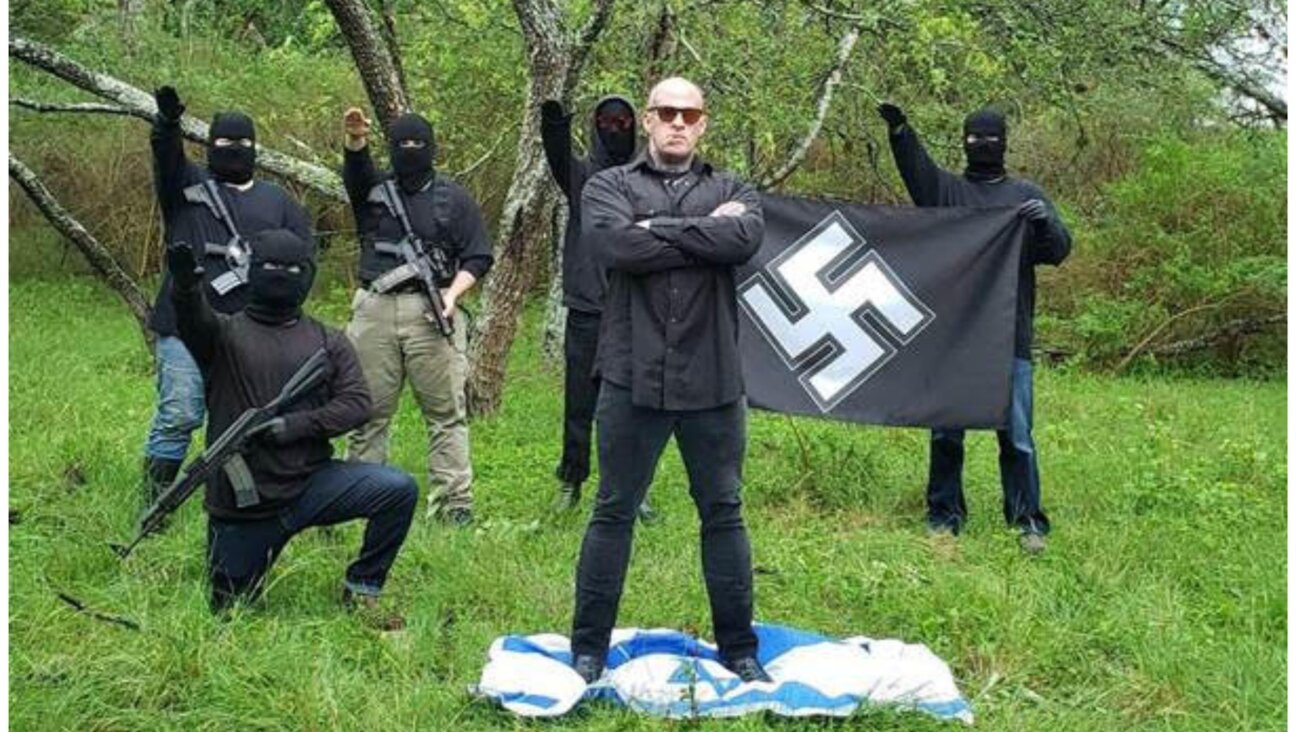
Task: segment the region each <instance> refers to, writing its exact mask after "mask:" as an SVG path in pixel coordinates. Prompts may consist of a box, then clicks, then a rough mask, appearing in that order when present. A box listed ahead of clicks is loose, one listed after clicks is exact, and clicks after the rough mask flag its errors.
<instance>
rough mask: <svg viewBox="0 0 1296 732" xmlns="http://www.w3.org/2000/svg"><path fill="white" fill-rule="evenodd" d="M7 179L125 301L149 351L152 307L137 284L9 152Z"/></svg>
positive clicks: (33, 174) (28, 169)
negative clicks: (149, 324)
mask: <svg viewBox="0 0 1296 732" xmlns="http://www.w3.org/2000/svg"><path fill="white" fill-rule="evenodd" d="M9 177H10V178H12V179H13V180H14V181H15V182H16V183H18V185H19V187H21V188H22V189H23V191H24V192H25V193H26V194H27V197H28V198H30V199H31V201H32V203H34V204H36V208H38V209H40V212H41V213H42V214H44V215H45V218H46V219H47V220H48V221H49V222H50V225H51V226H53V227H54V229H55V230H56V231H58V232H59V233H60V234H62V235H63V236H64V237H66V238H67V239H68V240H69V241H71V242H72V243H73V244H74V245H75V246H76V248H77V249H78V250H80V251H81V254H82V255H84V256H85V258H86V261H87V262H89V263H90V266H91V267H92V268H94V270H95V272H97V273H98V274H99V277H100V278H101V279H102V280H104V281H105V282H107V283H108V286H109V287H111V288H113V290H114V291H116V293H117V294H118V295H119V296H120V297H121V299H122V300H124V301H125V302H126V307H128V308H130V311H131V315H134V316H135V320H136V322H137V323H138V324H139V327H140V330H141V331H142V332H143V334H144V341H145V342H146V343H147V344H148V345H149V350H150V351H152V345H153V333H152V331H150V330H149V328H148V321H149V316H150V315H152V312H153V310H152V308H151V307H149V303H148V300H147V299H146V298H145V296H144V292H143V291H142V290H140V288H139V285H137V284H136V283H135V280H133V279H131V276H130V275H129V274H127V273H126V270H124V269H122V266H121V265H120V264H118V263H117V260H116V259H114V258H113V255H112V253H110V252H109V251H108V249H107V247H105V246H104V245H103V244H101V243H99V240H98V239H95V238H94V236H93V235H92V234H91V233H90V232H89V231H88V230H87V229H86V228H85V227H84V226H82V225H81V222H79V221H77V220H76V219H75V218H73V217H72V214H70V213H68V210H67V209H65V208H63V205H62V204H60V203H59V202H58V199H56V198H55V197H54V194H53V193H50V190H49V189H48V188H46V187H45V184H44V183H42V182H41V180H40V178H38V177H37V176H36V173H34V172H32V169H31V168H29V167H27V166H26V165H25V164H24V163H23V162H22V161H21V160H19V159H18V158H16V157H14V155H13V153H9Z"/></svg>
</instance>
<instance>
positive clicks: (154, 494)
mask: <svg viewBox="0 0 1296 732" xmlns="http://www.w3.org/2000/svg"><path fill="white" fill-rule="evenodd" d="M181 465H182V463H181V461H179V460H167V459H166V458H156V457H146V458H144V482H143V485H142V489H141V491H140V494H141V495H140V503H141V504H143V505H142V506H140V512H141V513H143V512H144V511H147V510H148V509H149V507H150V506H152V505H153V504H154V503H155V502H156V501H157V499H158V496H160V495H162V492H163V491H165V490H166V489H167V488H170V487H171V484H172V483H173V482H175V478H176V475H177V474H179V472H180V466H181Z"/></svg>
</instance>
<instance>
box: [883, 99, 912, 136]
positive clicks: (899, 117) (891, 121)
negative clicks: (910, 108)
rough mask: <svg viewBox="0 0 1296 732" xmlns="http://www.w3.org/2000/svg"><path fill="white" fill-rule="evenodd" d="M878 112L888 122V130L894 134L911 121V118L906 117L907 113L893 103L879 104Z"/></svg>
mask: <svg viewBox="0 0 1296 732" xmlns="http://www.w3.org/2000/svg"><path fill="white" fill-rule="evenodd" d="M877 111H878V115H880V116H881V117H882V119H884V120H886V123H887V128H888V129H889V130H890V131H892V132H895V131H896V130H898V129H900V128H901V127H904V125H905V123H906V122H908V121H909V118H908V117H905V113H904V112H902V111H901V110H900V108H899V107H897V106H896V105H894V104H892V103H891V102H883V103H882V104H879V105H878V108H877Z"/></svg>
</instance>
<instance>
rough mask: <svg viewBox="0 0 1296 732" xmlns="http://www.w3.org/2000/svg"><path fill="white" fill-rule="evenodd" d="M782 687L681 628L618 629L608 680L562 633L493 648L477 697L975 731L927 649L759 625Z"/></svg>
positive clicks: (529, 708) (507, 640)
mask: <svg viewBox="0 0 1296 732" xmlns="http://www.w3.org/2000/svg"><path fill="white" fill-rule="evenodd" d="M755 629H756V635H757V637H758V638H759V639H760V647H759V651H758V657H759V659H760V662H761V663H762V664H763V665H764V666H765V670H766V671H767V672H769V675H770V677H771V678H772V679H773V680H774V681H773V683H759V682H758V683H750V684H747V683H743V682H742V681H740V680H739V679H738V677H737V676H735V675H734V674H733V673H731V672H730V671H729V670H728V669H726V668H725V667H724V666H722V665H721V664H720V657H719V654H718V653H717V652H716V647H715V646H714V645H712V644H710V643H707V642H705V641H699V640H698V639H696V638H693V637H692V636H689V635H687V634H685V633H681V632H679V631H675V630H666V629H656V630H642V629H639V628H626V629H617V630H615V631H614V632H613V633H612V645H611V648H610V649H609V650H608V657H607V668H606V670H605V671H604V672H603V676H602V678H600V679H599V680H598V681H596V682H595V683H593V684H590V685H586V684H585V682H584V681H583V680H581V678H580V676H578V675H577V674H576V672H575V671H574V670H572V668H571V643H570V641H569V640H568V639H567V638H566V637H564V636H561V635H556V634H553V633H545V634H540V635H528V636H520V635H508V636H504V637H502V638H497V639H496V640H495V642H494V643H492V644H491V647H490V651H489V652H488V658H487V662H486V667H485V668H483V669H482V675H481V682H480V683H479V684H478V685H477V688H476V690H477V692H478V693H480V694H481V695H483V696H485V697H487V698H489V699H492V700H494V701H496V702H498V703H499V704H501V705H502V706H503V707H504V708H505V709H508V710H509V711H511V712H513V713H515V714H518V715H521V716H524V717H557V716H560V715H563V714H566V713H567V712H569V711H570V710H571V709H572V708H573V707H575V706H576V704H577V703H579V702H580V701H581V700H583V699H608V700H611V701H613V702H614V703H619V704H623V705H625V706H627V707H629V708H631V709H634V710H637V711H640V712H644V713H647V714H651V715H654V716H658V717H671V718H677V719H678V718H689V717H733V716H739V715H743V714H750V713H752V712H764V711H768V712H773V713H775V714H779V715H783V716H788V717H806V716H830V717H845V716H848V715H850V714H851V713H853V712H854V711H855V710H856V709H858V708H860V707H861V706H868V705H874V704H878V705H891V706H896V707H900V708H910V709H917V710H920V711H923V712H926V713H928V714H931V715H933V716H935V717H939V718H941V719H957V720H959V721H961V722H964V723H966V724H972V707H971V706H969V705H968V703H967V701H966V700H964V699H963V697H962V695H960V694H959V690H958V687H957V686H956V685H955V683H954V677H953V675H952V674H951V673H950V670H949V666H947V665H945V662H944V661H942V660H941V659H939V658H937V657H936V655H935V654H933V653H932V652H931V651H930V650H928V649H927V646H924V645H921V644H909V643H904V642H902V641H898V640H872V639H870V638H865V637H863V636H856V637H853V638H845V639H843V640H840V641H837V640H832V639H830V638H825V637H823V636H820V635H816V634H813V633H807V632H804V631H800V630H796V629H794V628H787V627H783V626H778V625H761V624H758V625H756V626H755Z"/></svg>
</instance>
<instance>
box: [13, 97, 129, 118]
mask: <svg viewBox="0 0 1296 732" xmlns="http://www.w3.org/2000/svg"><path fill="white" fill-rule="evenodd" d="M9 103H10V104H12V105H14V106H15V107H22V108H23V109H28V110H31V111H33V112H83V113H89V114H120V115H125V116H128V117H129V116H136V115H135V112H134V111H133V110H130V109H127V108H126V107H122V106H118V105H116V104H96V103H95V102H77V103H69V104H64V103H58V102H36V101H32V100H31V99H23V98H22V97H13V98H12V99H10V100H9Z"/></svg>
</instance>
